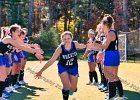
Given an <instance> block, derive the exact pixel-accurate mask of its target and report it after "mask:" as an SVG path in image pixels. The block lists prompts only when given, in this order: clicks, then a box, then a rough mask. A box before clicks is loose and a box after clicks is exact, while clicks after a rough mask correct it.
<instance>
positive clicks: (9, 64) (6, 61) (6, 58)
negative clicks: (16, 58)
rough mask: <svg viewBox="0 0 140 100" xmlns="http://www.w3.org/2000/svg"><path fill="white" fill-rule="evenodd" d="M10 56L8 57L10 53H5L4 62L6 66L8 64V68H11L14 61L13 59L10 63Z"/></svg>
mask: <svg viewBox="0 0 140 100" xmlns="http://www.w3.org/2000/svg"><path fill="white" fill-rule="evenodd" d="M8 59H9V57H8V55H7V54H5V55H4V57H3V63H4V64H5V66H6V68H10V67H11V66H12V65H13V64H12V63H13V61H12V63H9V60H8Z"/></svg>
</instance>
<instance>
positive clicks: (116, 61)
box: [104, 30, 120, 66]
mask: <svg viewBox="0 0 140 100" xmlns="http://www.w3.org/2000/svg"><path fill="white" fill-rule="evenodd" d="M111 31H113V32H114V33H115V35H116V39H115V40H114V41H112V42H111V43H110V44H109V46H108V48H107V49H106V50H105V56H104V65H105V66H119V65H120V54H119V50H118V35H117V32H116V31H115V30H110V31H109V32H111Z"/></svg>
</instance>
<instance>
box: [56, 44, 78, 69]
mask: <svg viewBox="0 0 140 100" xmlns="http://www.w3.org/2000/svg"><path fill="white" fill-rule="evenodd" d="M61 49H62V53H61V55H60V58H59V62H58V65H62V66H63V67H65V68H74V67H76V66H77V49H76V47H75V44H74V42H72V43H71V49H70V50H66V49H65V46H64V44H62V45H61Z"/></svg>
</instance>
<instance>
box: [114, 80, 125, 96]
mask: <svg viewBox="0 0 140 100" xmlns="http://www.w3.org/2000/svg"><path fill="white" fill-rule="evenodd" d="M115 85H116V87H117V89H118V91H119V96H120V97H122V96H123V86H122V83H121V81H120V80H119V81H117V82H115Z"/></svg>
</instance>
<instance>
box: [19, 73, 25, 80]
mask: <svg viewBox="0 0 140 100" xmlns="http://www.w3.org/2000/svg"><path fill="white" fill-rule="evenodd" d="M23 77H24V70H21V71H20V75H19V81H22V80H23Z"/></svg>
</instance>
